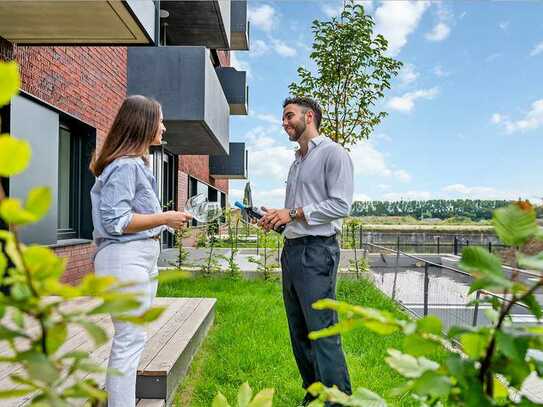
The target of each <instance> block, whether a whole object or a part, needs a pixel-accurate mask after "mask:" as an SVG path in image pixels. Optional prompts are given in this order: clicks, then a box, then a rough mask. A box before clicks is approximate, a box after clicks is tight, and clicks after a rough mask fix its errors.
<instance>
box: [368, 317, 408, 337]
mask: <svg viewBox="0 0 543 407" xmlns="http://www.w3.org/2000/svg"><path fill="white" fill-rule="evenodd" d="M363 324H364V326H365V327H366V328H368V329H369V330H370V331H373V332H375V333H378V334H379V335H390V334H393V333H394V332H397V331H398V330H399V329H400V328H399V327H398V326H397V325H393V324H389V323H386V322H381V321H371V320H370V321H363Z"/></svg>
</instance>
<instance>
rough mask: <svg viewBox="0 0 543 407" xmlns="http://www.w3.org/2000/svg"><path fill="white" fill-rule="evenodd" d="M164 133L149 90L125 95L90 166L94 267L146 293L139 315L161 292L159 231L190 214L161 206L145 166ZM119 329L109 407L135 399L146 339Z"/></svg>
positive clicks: (125, 326) (119, 325) (138, 330)
mask: <svg viewBox="0 0 543 407" xmlns="http://www.w3.org/2000/svg"><path fill="white" fill-rule="evenodd" d="M165 131H166V128H165V127H164V124H163V118H162V111H161V108H160V104H159V103H158V102H157V101H155V100H151V99H148V98H146V97H144V96H130V97H128V98H126V99H125V101H124V102H123V104H122V105H121V108H120V109H119V112H118V113H117V116H116V117H115V120H114V122H113V125H112V126H111V130H110V131H109V134H108V135H107V137H106V139H105V141H104V144H103V146H102V149H101V150H100V153H99V154H97V155H95V156H94V157H93V160H92V162H91V166H90V168H91V171H92V172H93V173H94V175H95V176H96V182H95V184H94V186H93V188H92V190H91V200H92V220H93V223H94V240H95V243H96V247H97V248H96V254H95V258H94V269H95V273H96V274H97V275H99V276H113V277H115V278H117V280H118V281H120V282H132V283H135V284H134V285H131V286H130V290H133V291H134V292H137V293H138V295H141V298H138V299H139V300H140V301H141V306H140V308H139V309H138V310H137V311H135V312H134V314H141V313H142V312H144V311H145V310H146V309H148V308H149V307H150V306H151V302H152V301H153V298H154V297H155V294H156V288H157V282H156V280H155V279H154V277H155V276H156V275H157V274H158V267H157V260H158V255H159V251H160V247H159V245H160V241H159V236H160V234H161V232H162V231H163V230H164V228H165V227H166V226H169V227H171V228H173V229H180V228H182V227H183V225H184V224H185V222H186V221H187V220H189V219H190V218H191V215H190V214H188V213H186V212H178V211H168V212H162V210H161V207H160V202H159V200H158V198H157V196H156V193H155V191H156V180H155V178H154V177H153V174H152V172H151V170H150V169H149V167H148V160H147V156H148V154H149V147H150V146H151V145H159V144H160V143H161V140H162V134H163V133H164V132H165ZM113 325H114V328H115V334H114V336H113V343H112V346H111V354H110V357H109V368H111V369H116V370H119V371H120V372H121V373H122V375H121V376H118V375H110V374H108V375H107V378H106V390H107V392H108V406H109V407H130V406H135V404H136V398H135V397H136V396H135V394H136V371H137V368H138V363H139V360H140V356H141V353H142V351H143V348H144V345H145V331H144V329H143V327H141V326H137V325H133V324H130V323H126V322H122V321H119V320H116V319H113Z"/></svg>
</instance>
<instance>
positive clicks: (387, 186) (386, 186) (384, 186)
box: [377, 184, 390, 190]
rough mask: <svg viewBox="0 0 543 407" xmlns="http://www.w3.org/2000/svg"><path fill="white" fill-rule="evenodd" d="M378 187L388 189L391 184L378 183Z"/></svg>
mask: <svg viewBox="0 0 543 407" xmlns="http://www.w3.org/2000/svg"><path fill="white" fill-rule="evenodd" d="M377 188H379V189H382V190H387V189H390V185H388V184H378V185H377Z"/></svg>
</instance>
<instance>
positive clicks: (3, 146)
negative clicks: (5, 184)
mask: <svg viewBox="0 0 543 407" xmlns="http://www.w3.org/2000/svg"><path fill="white" fill-rule="evenodd" d="M31 155H32V152H31V149H30V144H29V143H28V142H27V141H24V140H19V139H16V138H15V137H11V136H10V135H9V134H0V177H12V176H14V175H17V174H20V173H21V172H23V171H24V170H25V169H26V167H28V164H29V163H30V157H31Z"/></svg>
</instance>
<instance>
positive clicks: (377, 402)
mask: <svg viewBox="0 0 543 407" xmlns="http://www.w3.org/2000/svg"><path fill="white" fill-rule="evenodd" d="M351 400H352V401H354V402H355V403H358V404H354V403H353V404H352V405H354V406H362V405H364V406H368V407H387V403H386V401H385V400H383V399H382V398H381V397H380V396H379V395H378V394H376V393H374V392H372V391H370V390H368V389H365V388H363V387H359V388H358V389H356V390H355V391H354V393H353V395H352V396H351Z"/></svg>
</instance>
